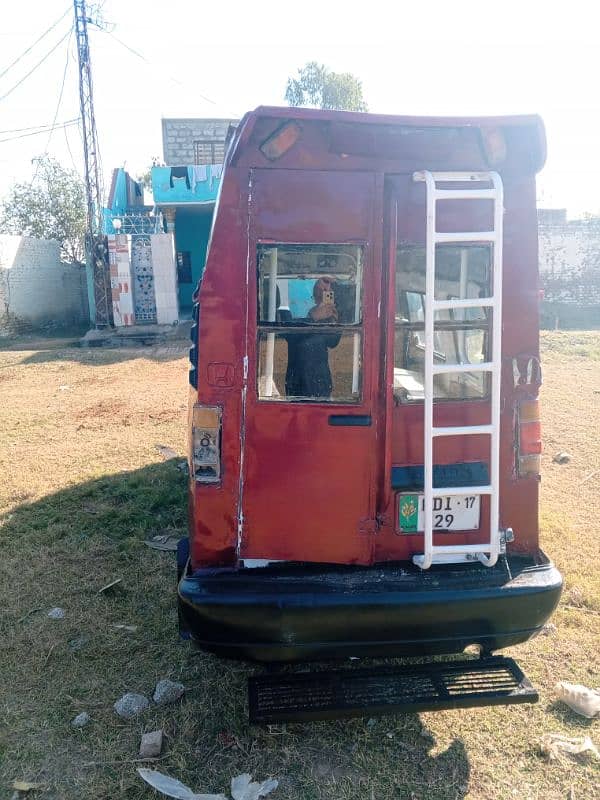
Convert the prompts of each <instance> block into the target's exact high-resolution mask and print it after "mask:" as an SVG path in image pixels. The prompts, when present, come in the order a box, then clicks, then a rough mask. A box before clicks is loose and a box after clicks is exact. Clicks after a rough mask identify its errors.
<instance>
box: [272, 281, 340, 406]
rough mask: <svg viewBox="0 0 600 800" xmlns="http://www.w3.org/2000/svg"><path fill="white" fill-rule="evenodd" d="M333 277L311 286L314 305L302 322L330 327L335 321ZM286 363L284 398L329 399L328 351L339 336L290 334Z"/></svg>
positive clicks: (331, 383) (319, 333) (337, 340)
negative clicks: (285, 396)
mask: <svg viewBox="0 0 600 800" xmlns="http://www.w3.org/2000/svg"><path fill="white" fill-rule="evenodd" d="M334 285H335V282H334V280H333V278H328V277H322V278H319V279H318V280H317V281H316V282H315V285H314V287H313V299H314V301H315V305H314V306H313V307H312V308H311V309H310V311H309V312H308V315H307V317H306V320H305V322H306V323H307V324H309V325H314V324H318V325H331V324H336V323H337V322H338V310H337V308H336V305H335V300H334ZM285 338H286V339H287V343H288V363H287V371H286V375H285V393H286V395H287V397H306V398H321V397H325V398H327V397H331V392H332V389H333V381H332V379H331V370H330V369H329V350H330V349H332V348H334V347H337V345H338V344H339V341H340V338H341V333H335V332H333V331H332V332H330V333H321V332H318V333H317V332H316V331H313V332H310V333H290V334H289V335H287V336H286V337H285Z"/></svg>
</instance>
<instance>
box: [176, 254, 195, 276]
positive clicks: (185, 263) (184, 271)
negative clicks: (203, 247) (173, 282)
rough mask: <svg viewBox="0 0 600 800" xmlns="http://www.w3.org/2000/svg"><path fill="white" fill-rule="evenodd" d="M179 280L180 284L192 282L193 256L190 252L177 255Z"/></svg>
mask: <svg viewBox="0 0 600 800" xmlns="http://www.w3.org/2000/svg"><path fill="white" fill-rule="evenodd" d="M177 280H178V281H179V283H191V282H192V255H191V253H190V252H189V251H188V250H183V251H180V252H179V253H177Z"/></svg>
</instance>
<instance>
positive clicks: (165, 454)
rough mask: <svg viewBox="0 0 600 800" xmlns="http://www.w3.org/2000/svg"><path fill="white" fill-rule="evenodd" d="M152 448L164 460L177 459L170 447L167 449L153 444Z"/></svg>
mask: <svg viewBox="0 0 600 800" xmlns="http://www.w3.org/2000/svg"><path fill="white" fill-rule="evenodd" d="M154 447H155V448H156V449H157V450H158V452H159V453H160V455H161V456H162V457H163V458H164V459H170V458H177V453H176V452H175V450H173V448H172V447H167V445H166V444H155V445H154Z"/></svg>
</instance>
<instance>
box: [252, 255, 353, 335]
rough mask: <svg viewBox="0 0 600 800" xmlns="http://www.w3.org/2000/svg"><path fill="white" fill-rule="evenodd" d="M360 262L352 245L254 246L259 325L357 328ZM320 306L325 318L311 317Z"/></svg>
mask: <svg viewBox="0 0 600 800" xmlns="http://www.w3.org/2000/svg"><path fill="white" fill-rule="evenodd" d="M362 256H363V248H362V247H357V246H355V245H337V244H335V245H334V244H317V245H314V244H311V245H306V244H302V245H300V244H297V245H290V244H285V245H283V244H278V245H259V247H258V281H259V295H258V301H259V302H258V318H259V322H278V323H281V324H284V325H288V324H291V325H294V324H300V325H311V324H319V325H321V324H323V322H329V323H332V324H340V325H353V324H356V323H359V322H360V320H361V308H360V306H361V295H360V293H361V285H362V278H361V274H362ZM272 281H273V282H272ZM319 304H323V305H327V306H329V309H328V310H329V311H330V312H331V314H330V316H329V317H325V316H323V315H322V314H321V313H315V312H314V310H313V313H312V314H311V309H314V308H315V306H317V305H319Z"/></svg>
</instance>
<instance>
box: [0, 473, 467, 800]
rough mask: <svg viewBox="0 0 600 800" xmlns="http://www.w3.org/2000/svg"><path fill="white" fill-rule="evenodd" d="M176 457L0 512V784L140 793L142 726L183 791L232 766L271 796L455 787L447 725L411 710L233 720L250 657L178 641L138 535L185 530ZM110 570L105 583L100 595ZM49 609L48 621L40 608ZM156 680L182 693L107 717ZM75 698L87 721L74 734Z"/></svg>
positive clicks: (160, 564) (354, 795)
mask: <svg viewBox="0 0 600 800" xmlns="http://www.w3.org/2000/svg"><path fill="white" fill-rule="evenodd" d="M178 461H179V460H178V459H173V460H171V461H167V462H164V463H162V464H152V465H149V466H147V467H144V468H142V469H139V470H135V471H130V472H123V473H119V474H116V475H110V476H106V477H102V478H98V479H97V480H93V481H89V482H86V483H83V484H79V485H76V486H72V487H69V488H66V489H63V490H62V491H60V492H57V493H56V494H53V495H49V496H48V497H45V498H43V499H41V500H39V501H36V502H34V503H28V504H23V505H21V506H20V507H18V508H16V509H14V510H13V511H12V512H11V513H10V514H8V515H6V517H5V518H4V519H3V520H2V521H1V522H2V525H1V527H0V543H1V544H0V546H1V547H2V553H3V558H2V559H1V560H0V605H1V607H2V609H3V614H2V615H0V635H2V636H3V639H2V641H3V648H4V649H3V659H2V662H1V663H0V685H1V686H3V687H11V690H10V693H6V695H5V699H4V700H3V707H2V715H3V721H4V722H5V723H6V726H5V727H6V730H9V731H10V736H9V737H8V736H7V737H5V739H4V740H3V739H2V735H1V734H0V749H2V750H4V754H5V758H4V766H0V786H2V788H4V786H6V787H8V786H10V783H11V782H12V781H13V780H15V779H20V780H23V779H30V780H35V781H39V782H42V783H44V784H46V785H47V786H48V790H47V792H46V793H45V795H44V796H45V797H47V798H48V800H51V799H53V798H56V799H58V798H61V800H71V798H72V799H73V800H75V798H80V797H97V798H114V797H127V798H130V799H131V800H142V798H149V797H150V796H151V795H152V792H151V791H150V790H148V788H147V787H146V786H145V785H143V784H142V782H141V781H140V779H139V777H138V776H137V774H136V771H135V768H136V766H138V765H137V764H136V763H135V759H136V757H137V750H138V747H139V733H140V728H141V727H143V729H144V730H153V729H156V728H162V729H163V730H164V731H165V745H164V749H163V754H162V758H161V761H160V763H159V764H158V765H157V768H158V769H160V771H162V772H165V773H166V774H169V775H172V776H173V777H176V778H178V779H179V780H181V781H183V782H184V783H186V784H188V785H189V786H191V787H192V788H193V789H194V790H196V791H213V792H214V791H227V789H228V786H229V782H230V780H231V778H232V776H234V775H237V774H240V773H242V772H251V773H252V774H253V775H254V776H256V777H257V778H260V779H264V778H266V777H267V776H269V775H272V776H274V777H277V778H278V779H279V780H280V781H281V784H280V787H279V788H278V790H277V793H276V794H277V800H299V798H301V799H302V800H328V799H329V798H331V800H334V799H335V800H365V798H367V799H368V798H371V797H377V798H380V797H385V798H411V799H412V798H414V800H461V798H464V797H465V795H466V793H467V791H468V783H469V775H470V765H469V760H468V757H467V753H466V750H465V746H464V744H463V741H462V740H461V739H459V738H456V737H454V736H452V733H451V732H449V733H448V736H447V737H446V738H445V741H444V742H443V743H440V745H436V742H435V740H434V738H433V737H432V736H431V734H430V733H429V732H428V730H427V728H426V727H425V725H424V724H423V722H422V721H421V718H420V717H419V716H418V715H415V714H409V715H404V716H401V715H398V716H389V717H381V718H378V719H373V720H369V719H366V718H365V719H363V718H361V719H350V720H336V721H331V722H319V723H313V724H295V725H291V724H290V725H287V726H280V727H276V728H261V727H258V726H250V725H249V724H248V721H247V703H246V682H247V678H248V676H249V675H250V674H252V673H253V672H255V671H257V670H260V669H261V668H259V667H256V666H250V665H246V664H240V663H237V662H230V661H220V660H218V659H217V658H215V657H213V656H210V655H207V654H203V653H198V652H197V651H196V650H194V649H193V647H192V646H191V645H190V644H189V643H187V642H181V641H179V640H178V638H177V630H176V625H177V620H176V611H175V564H174V557H173V554H172V553H161V552H157V551H154V550H151V549H149V548H147V547H145V546H144V544H143V540H144V539H146V538H148V537H149V536H151V535H153V534H155V533H161V532H165V531H167V532H169V533H171V534H174V535H179V534H181V535H185V527H186V478H185V476H184V475H183V474H182V473H181V472H180V471H179V470H178V469H177V466H176V465H177V463H178ZM118 578H120V579H121V584H120V590H119V591H114V592H112V593H103V594H101V593H99V589H100V588H101V587H103V586H105V585H106V584H108V583H110V582H111V581H112V580H115V579H118ZM54 606H59V607H61V608H63V609H64V610H65V617H64V619H63V620H61V621H52V620H50V619H48V617H47V611H48V610H49V608H51V607H54ZM124 625H126V626H127V627H128V629H124V627H123V626H124ZM164 677H168V678H171V679H173V680H180V681H182V682H183V683H184V685H185V686H186V695H185V698H184V700H183V701H182V702H180V703H178V704H176V705H173V706H165V707H159V706H154V705H151V707H150V709H149V710H148V711H147V712H146V713H145V714H144V715H143V718H140V719H137V720H132V721H130V722H125V721H123V720H121V719H119V718H118V717H117V716H116V715H115V714H114V711H113V708H112V706H113V703H114V702H115V700H116V699H117V698H118V697H119V696H120V695H121V694H123V693H124V692H127V691H134V692H141V693H143V694H145V695H146V696H148V697H151V696H152V692H153V689H154V686H155V684H156V681H157V680H159V679H160V678H164ZM82 710H88V711H89V712H90V713H91V716H92V723H90V725H89V727H87V728H86V729H85V730H84V731H73V729H72V728H71V725H70V721H71V720H72V719H73V717H74V716H75V715H76V714H78V713H79V712H81V711H82ZM0 794H2V789H0ZM152 796H153V795H152Z"/></svg>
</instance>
